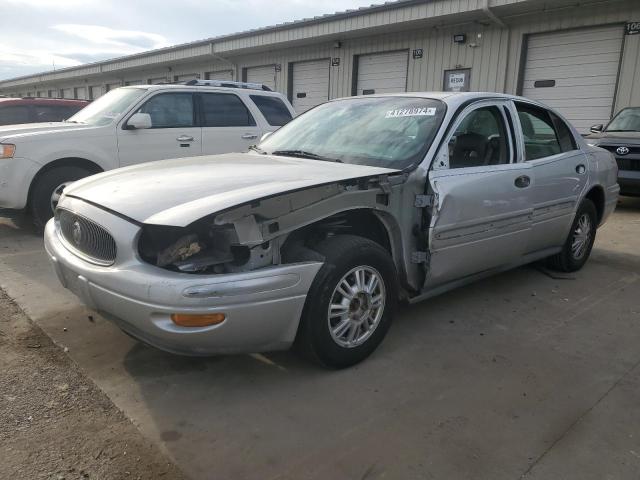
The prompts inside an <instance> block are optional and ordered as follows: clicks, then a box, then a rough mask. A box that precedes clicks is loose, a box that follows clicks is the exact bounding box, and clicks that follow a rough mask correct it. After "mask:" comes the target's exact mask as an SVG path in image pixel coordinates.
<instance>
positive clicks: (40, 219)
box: [31, 166, 93, 228]
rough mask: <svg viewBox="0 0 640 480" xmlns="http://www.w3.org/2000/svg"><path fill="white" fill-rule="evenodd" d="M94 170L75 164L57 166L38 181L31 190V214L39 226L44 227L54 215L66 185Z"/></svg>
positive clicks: (90, 173)
mask: <svg viewBox="0 0 640 480" xmlns="http://www.w3.org/2000/svg"><path fill="white" fill-rule="evenodd" d="M92 174H93V172H91V171H89V170H87V169H85V168H82V167H74V166H65V167H56V168H53V169H51V170H49V171H47V172H45V173H43V174H42V175H41V176H40V178H38V180H37V181H36V183H35V185H34V186H33V190H32V192H31V215H32V216H33V222H34V223H35V224H36V226H37V227H39V228H42V227H44V225H45V224H46V223H47V222H48V221H49V219H50V218H51V217H53V212H54V211H55V209H56V206H57V205H58V201H59V200H60V196H61V195H62V192H63V191H64V189H65V188H66V187H68V186H69V185H71V184H72V183H73V182H75V181H76V180H80V179H81V178H84V177H88V176H89V175H92Z"/></svg>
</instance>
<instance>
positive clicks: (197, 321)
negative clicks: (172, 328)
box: [171, 313, 227, 327]
mask: <svg viewBox="0 0 640 480" xmlns="http://www.w3.org/2000/svg"><path fill="white" fill-rule="evenodd" d="M226 318H227V317H226V316H225V314H224V313H205V314H202V315H192V314H186V313H174V314H172V315H171V320H173V323H175V324H176V325H180V326H181V327H208V326H210V325H218V324H220V323H222V322H224V320H225V319H226Z"/></svg>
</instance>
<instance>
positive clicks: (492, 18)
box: [0, 0, 640, 132]
mask: <svg viewBox="0 0 640 480" xmlns="http://www.w3.org/2000/svg"><path fill="white" fill-rule="evenodd" d="M191 79H220V80H239V81H248V82H256V83H262V84H264V85H266V86H268V87H269V88H271V89H273V90H277V91H280V92H282V93H284V94H286V95H288V97H289V99H290V101H291V102H292V104H293V105H294V107H295V108H296V110H297V111H298V112H304V111H306V110H308V109H310V108H313V107H314V106H316V105H318V104H319V103H322V102H324V101H327V100H328V99H333V98H339V97H344V96H349V95H368V94H373V93H384V92H403V91H425V90H436V91H439V90H473V91H497V92H506V93H514V94H522V95H524V96H527V97H530V98H534V99H536V100H540V101H542V102H545V103H547V104H549V105H551V106H553V107H555V108H557V109H558V110H559V111H560V112H561V113H563V114H564V115H565V116H566V117H567V118H568V119H569V120H570V121H571V122H573V123H574V125H576V126H577V127H578V129H579V130H580V131H581V132H586V131H588V129H589V126H591V125H593V124H597V123H604V122H606V121H607V120H608V119H609V118H610V117H611V115H612V114H613V113H615V112H617V111H618V110H620V109H621V108H624V107H627V106H631V105H640V2H638V1H637V0H584V1H582V0H581V1H576V0H553V1H551V0H419V1H418V0H400V1H396V2H388V3H385V4H383V5H379V6H371V7H367V8H362V9H358V10H353V11H346V12H339V13H336V14H331V15H324V16H320V17H316V18H312V19H305V20H301V21H297V22H289V23H286V24H282V25H275V26H271V27H265V28H262V29H257V30H252V31H248V32H241V33H237V34H232V35H225V36H220V37H214V38H210V39H207V40H202V41H198V42H193V43H189V44H184V45H177V46H174V47H169V48H164V49H160V50H154V51H148V52H144V53H141V54H137V55H131V56H127V57H122V58H117V59H113V60H108V61H103V62H98V63H93V64H88V65H81V66H78V67H72V68H66V69H61V70H56V71H54V72H45V73H42V74H36V75H29V76H25V77H21V78H14V79H8V80H3V81H0V94H4V95H10V96H35V95H38V96H48V97H64V98H89V99H95V98H97V97H99V96H100V95H102V94H104V93H106V92H108V91H109V90H112V89H114V88H117V87H119V86H123V85H136V84H141V83H143V84H155V83H162V82H174V81H185V80H191Z"/></svg>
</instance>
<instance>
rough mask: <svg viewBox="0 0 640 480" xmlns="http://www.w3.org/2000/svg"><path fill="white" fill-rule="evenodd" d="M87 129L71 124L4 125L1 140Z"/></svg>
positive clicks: (77, 124)
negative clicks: (17, 136) (18, 136)
mask: <svg viewBox="0 0 640 480" xmlns="http://www.w3.org/2000/svg"><path fill="white" fill-rule="evenodd" d="M87 127H89V125H84V124H81V123H69V122H47V123H21V124H19V125H2V126H0V140H7V139H9V138H10V137H13V136H15V135H24V134H31V133H38V134H41V133H46V132H55V131H58V130H68V129H73V128H75V129H78V128H87Z"/></svg>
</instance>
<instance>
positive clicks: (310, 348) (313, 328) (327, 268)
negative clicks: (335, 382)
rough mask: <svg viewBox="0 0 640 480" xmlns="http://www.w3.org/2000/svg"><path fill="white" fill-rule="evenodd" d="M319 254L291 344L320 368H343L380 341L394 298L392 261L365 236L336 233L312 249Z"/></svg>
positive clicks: (376, 345)
mask: <svg viewBox="0 0 640 480" xmlns="http://www.w3.org/2000/svg"><path fill="white" fill-rule="evenodd" d="M315 250H317V251H318V252H319V253H320V254H322V255H324V257H325V263H324V265H323V266H322V267H321V268H320V270H319V271H318V274H317V275H316V278H315V280H314V282H313V284H312V286H311V288H310V290H309V293H308V295H307V301H306V303H305V308H304V312H303V315H302V320H301V324H300V328H299V330H298V336H297V338H296V346H297V348H298V350H300V351H301V353H303V354H304V355H305V356H307V357H308V358H310V359H311V360H314V361H316V362H318V363H320V364H322V365H324V366H326V367H330V368H345V367H349V366H351V365H354V364H356V363H359V362H361V361H362V360H364V359H365V358H367V357H368V356H369V355H370V354H371V353H372V352H373V351H374V350H375V349H376V348H377V347H378V345H379V344H380V342H382V340H383V339H384V337H385V335H386V333H387V331H388V330H389V327H390V326H391V321H392V318H393V313H394V310H395V304H396V300H397V295H398V294H397V286H396V283H397V280H396V270H395V265H394V264H393V260H392V259H391V256H390V255H389V254H388V253H387V251H386V250H385V249H384V248H382V247H381V246H380V245H378V244H377V243H375V242H372V241H371V240H368V239H366V238H362V237H357V236H351V235H340V236H336V237H332V238H329V239H327V240H326V241H324V242H322V243H321V244H320V245H318V247H317V248H315Z"/></svg>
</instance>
